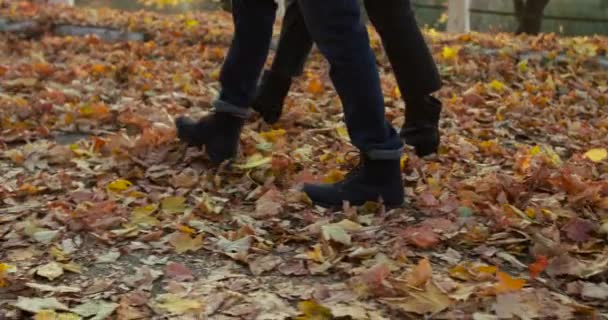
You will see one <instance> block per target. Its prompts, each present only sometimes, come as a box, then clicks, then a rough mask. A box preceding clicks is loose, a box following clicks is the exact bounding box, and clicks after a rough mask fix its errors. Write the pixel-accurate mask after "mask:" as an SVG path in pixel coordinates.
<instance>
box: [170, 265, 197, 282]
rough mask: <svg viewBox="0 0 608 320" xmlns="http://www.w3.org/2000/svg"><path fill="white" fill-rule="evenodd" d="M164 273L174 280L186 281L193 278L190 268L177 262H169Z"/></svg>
mask: <svg viewBox="0 0 608 320" xmlns="http://www.w3.org/2000/svg"><path fill="white" fill-rule="evenodd" d="M165 274H166V275H167V276H168V277H169V278H171V279H173V280H175V281H187V280H192V279H194V276H193V275H192V270H190V269H189V268H188V267H186V266H185V265H183V264H180V263H177V262H169V263H168V264H167V266H166V267H165Z"/></svg>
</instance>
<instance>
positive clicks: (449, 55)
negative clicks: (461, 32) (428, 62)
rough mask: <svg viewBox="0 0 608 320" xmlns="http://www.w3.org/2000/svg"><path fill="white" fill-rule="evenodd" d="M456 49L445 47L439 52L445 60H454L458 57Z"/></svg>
mask: <svg viewBox="0 0 608 320" xmlns="http://www.w3.org/2000/svg"><path fill="white" fill-rule="evenodd" d="M458 51H459V49H458V48H455V47H450V46H445V47H443V51H442V52H441V56H442V57H443V58H444V59H446V60H451V59H455V58H456V57H457V56H458Z"/></svg>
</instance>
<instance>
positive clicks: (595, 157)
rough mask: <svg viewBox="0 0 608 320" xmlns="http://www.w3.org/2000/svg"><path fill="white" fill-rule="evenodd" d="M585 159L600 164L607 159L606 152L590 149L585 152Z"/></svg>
mask: <svg viewBox="0 0 608 320" xmlns="http://www.w3.org/2000/svg"><path fill="white" fill-rule="evenodd" d="M585 158H587V159H589V160H591V161H593V162H602V161H604V160H606V158H608V150H606V149H605V148H597V149H591V150H589V151H587V152H585Z"/></svg>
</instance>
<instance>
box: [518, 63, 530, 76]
mask: <svg viewBox="0 0 608 320" xmlns="http://www.w3.org/2000/svg"><path fill="white" fill-rule="evenodd" d="M517 70H519V72H521V73H526V71H528V60H522V61H520V62H519V63H518V64H517Z"/></svg>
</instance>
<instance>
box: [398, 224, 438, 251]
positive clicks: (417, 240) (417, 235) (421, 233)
mask: <svg viewBox="0 0 608 320" xmlns="http://www.w3.org/2000/svg"><path fill="white" fill-rule="evenodd" d="M402 235H403V237H404V238H405V239H406V240H407V241H408V242H409V243H411V244H413V245H415V246H417V247H418V248H421V249H430V248H432V247H434V246H436V245H437V244H438V243H439V236H438V235H437V233H435V231H433V229H432V228H431V227H429V226H421V227H408V228H406V229H405V230H404V231H403V232H402Z"/></svg>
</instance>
